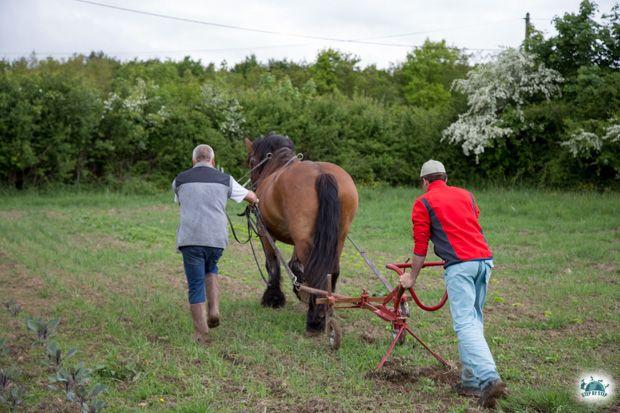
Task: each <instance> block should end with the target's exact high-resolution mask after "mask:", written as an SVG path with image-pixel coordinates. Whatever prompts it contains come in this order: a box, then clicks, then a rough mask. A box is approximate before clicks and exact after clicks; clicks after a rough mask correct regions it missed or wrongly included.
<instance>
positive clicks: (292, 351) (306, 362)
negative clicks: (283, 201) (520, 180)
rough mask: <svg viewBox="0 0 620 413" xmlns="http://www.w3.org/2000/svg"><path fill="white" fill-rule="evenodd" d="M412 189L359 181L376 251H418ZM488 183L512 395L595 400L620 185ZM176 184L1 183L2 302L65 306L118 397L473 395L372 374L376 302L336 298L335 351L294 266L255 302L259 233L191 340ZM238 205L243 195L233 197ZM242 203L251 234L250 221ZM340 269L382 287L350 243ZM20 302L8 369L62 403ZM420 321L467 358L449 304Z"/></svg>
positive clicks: (68, 337)
mask: <svg viewBox="0 0 620 413" xmlns="http://www.w3.org/2000/svg"><path fill="white" fill-rule="evenodd" d="M418 194H419V191H418V190H417V189H412V188H362V189H361V190H360V195H361V200H360V209H359V212H358V215H357V217H356V220H355V222H354V225H353V229H352V231H351V236H352V237H353V238H354V239H355V240H356V242H358V243H359V244H361V245H362V246H363V247H364V248H365V249H366V251H367V252H368V254H369V255H370V257H372V259H373V260H374V261H375V263H376V264H377V265H378V266H379V267H382V266H383V264H385V263H388V262H394V261H401V260H403V259H405V258H406V257H407V256H408V254H409V252H410V249H411V235H410V234H411V228H410V218H409V216H410V208H411V204H412V201H413V199H414V198H415V197H416V196H417V195H418ZM476 196H477V199H478V201H479V204H480V208H481V210H482V214H481V221H482V224H483V227H484V228H485V234H486V236H487V238H488V240H489V242H490V244H491V246H492V249H493V251H494V255H495V263H496V265H497V269H496V270H495V271H494V273H493V278H492V281H491V285H490V290H489V296H488V297H489V298H488V301H487V307H486V314H485V317H486V323H485V333H486V336H487V339H488V341H489V345H490V347H491V350H492V352H493V354H494V356H495V359H496V362H497V365H498V368H499V371H500V374H501V375H502V376H503V378H504V379H505V381H506V382H507V384H508V386H509V388H510V390H511V396H510V397H509V398H508V399H507V400H505V401H503V403H502V405H501V409H502V410H504V411H532V412H534V411H557V412H569V411H570V412H572V411H580V410H584V411H587V410H588V409H587V406H585V407H584V406H583V405H581V404H578V402H577V401H576V400H575V399H574V398H573V394H574V388H575V382H576V380H577V376H578V374H579V373H581V372H582V371H585V370H605V371H606V372H607V373H608V374H610V375H611V376H613V377H614V378H616V380H618V379H619V378H620V374H619V373H620V354H619V349H620V346H619V345H618V343H619V341H620V340H619V339H620V334H619V331H620V330H619V328H618V327H619V325H620V324H619V321H620V314H619V311H618V302H619V298H620V288H619V287H618V280H619V277H618V276H619V273H620V272H619V257H620V241H619V240H620V208H619V207H620V195H619V194H614V193H612V194H597V193H561V192H540V191H533V190H532V191H529V190H515V191H509V190H499V189H497V190H490V189H489V190H484V191H477V192H476ZM171 198H172V197H171V196H170V195H168V194H162V195H144V196H130V195H120V194H114V193H67V192H61V193H59V194H56V195H54V194H46V195H40V196H37V195H36V194H5V195H2V196H0V297H2V301H5V300H9V299H15V300H16V301H17V302H19V303H20V304H21V305H22V306H23V307H24V313H28V314H32V315H35V316H44V317H48V318H53V317H60V318H61V320H62V321H61V325H60V327H59V332H58V336H57V337H56V339H57V341H58V342H59V343H60V344H61V347H63V348H69V347H75V348H77V349H78V353H77V355H76V356H75V358H74V360H75V361H83V362H84V363H85V364H86V365H87V366H88V367H91V368H96V369H97V370H96V373H95V379H96V381H98V382H102V383H104V384H106V385H107V386H108V391H107V392H106V393H104V395H103V398H104V399H105V400H106V401H107V403H108V406H109V410H110V411H119V412H120V411H128V410H148V411H178V412H196V411H205V409H207V410H213V411H239V410H249V411H264V409H266V410H267V411H288V410H290V411H359V410H361V411H368V410H376V411H388V410H390V409H391V410H396V411H402V410H407V411H428V412H435V411H454V412H460V411H466V410H467V409H468V408H471V407H473V406H474V405H475V403H474V402H473V401H471V400H468V399H463V398H460V397H458V396H456V395H454V394H452V392H451V390H450V387H449V385H447V384H445V383H442V382H440V381H435V380H433V379H431V378H428V377H418V378H417V379H411V380H405V381H402V382H392V381H389V380H384V379H381V378H378V377H377V376H373V375H370V376H369V375H368V373H369V372H371V371H372V370H373V368H374V366H375V365H376V363H377V362H378V361H379V359H380V357H381V356H382V355H383V353H384V352H385V350H386V348H387V345H388V338H389V332H388V331H386V330H385V323H383V322H381V320H379V319H377V318H376V317H374V318H373V316H372V314H370V313H369V312H362V311H359V310H356V311H348V312H345V311H341V312H340V313H339V314H340V316H341V318H342V320H341V323H342V325H343V327H344V330H345V337H344V342H343V345H342V348H341V349H340V351H338V352H337V353H332V352H330V351H329V350H328V349H327V345H326V340H325V339H324V337H320V338H315V339H307V338H304V336H303V332H304V327H305V311H304V308H303V306H302V305H301V304H299V303H298V302H297V301H296V299H295V298H294V295H293V294H292V292H291V286H290V282H289V281H288V279H286V278H284V280H283V287H284V290H285V292H286V294H287V299H288V302H287V305H286V307H285V308H283V309H281V310H271V309H265V308H262V307H261V306H260V304H259V302H260V296H261V294H262V290H263V285H262V281H261V280H260V278H259V276H258V272H257V270H256V268H255V266H254V262H253V259H252V256H251V253H250V250H249V247H248V246H239V245H236V244H234V243H233V244H231V245H230V247H229V248H228V249H227V250H226V252H225V254H224V257H223V258H222V260H221V263H220V266H219V267H220V272H221V273H222V275H223V279H222V283H223V293H222V294H223V303H222V315H223V324H222V326H221V327H219V328H217V329H215V330H213V334H212V336H213V343H212V344H211V346H210V347H209V348H208V349H205V348H201V347H199V346H198V345H196V344H195V343H194V342H193V341H192V340H191V333H192V327H191V321H190V318H189V314H188V311H187V308H186V298H185V297H186V292H185V281H184V275H183V269H182V262H181V257H180V255H179V254H177V253H176V252H175V249H174V235H175V230H176V225H177V219H178V218H177V214H178V212H177V208H176V206H175V205H174V204H172V199H171ZM240 209H241V207H239V206H237V205H234V204H231V205H230V208H229V211H230V212H236V211H238V210H240ZM231 215H232V216H233V220H234V222H235V226H236V227H237V229H238V230H239V231H241V232H242V233H243V228H244V224H243V221H242V219H241V218H237V217H235V216H234V214H232V213H231ZM283 250H284V251H285V255H288V254H289V253H290V248H288V247H285V248H283ZM261 261H262V259H261ZM284 277H285V276H284ZM390 277H391V278H392V280H394V278H393V277H392V276H391V274H390ZM341 281H342V282H341V283H340V284H339V286H338V289H339V291H340V292H341V293H346V294H358V293H359V292H360V291H361V289H362V288H367V289H368V290H369V291H370V292H371V293H374V294H382V293H383V291H382V289H381V286H380V284H379V283H378V281H377V280H376V279H375V278H374V277H373V276H372V275H371V273H370V272H369V271H368V270H367V268H366V267H365V265H364V263H363V261H362V259H361V258H360V257H359V256H358V255H357V253H356V252H355V250H354V249H353V248H352V247H351V246H350V245H347V246H346V248H345V251H344V254H343V259H342V274H341ZM394 281H395V280H394ZM420 284H422V285H423V286H424V287H425V290H423V291H422V292H421V295H422V297H423V299H425V300H427V301H431V302H432V301H436V300H437V299H438V298H439V297H440V296H441V294H442V292H443V281H442V278H441V271H440V270H439V269H429V270H427V271H425V272H424V273H423V274H422V276H421V278H420ZM24 317H25V315H23V314H22V315H20V317H18V318H13V317H12V316H11V315H10V314H9V313H8V312H7V311H2V312H0V326H2V328H1V329H0V339H4V340H5V341H6V344H5V346H7V347H8V349H9V351H8V354H4V355H0V361H1V362H2V365H0V367H4V366H5V365H9V364H15V365H17V366H18V367H19V368H20V370H21V372H22V373H21V377H20V378H19V379H18V381H19V382H20V383H21V384H22V386H24V387H25V389H26V390H27V396H26V399H25V402H24V403H25V408H26V410H29V411H35V410H39V409H40V408H41V406H43V407H44V408H48V409H52V407H53V406H55V407H56V408H59V407H58V406H61V407H62V406H67V404H65V402H63V401H62V400H61V399H59V397H60V396H59V394H58V393H57V392H54V391H52V390H50V389H49V388H48V387H47V377H48V375H49V374H51V371H50V368H49V367H47V366H46V365H45V364H44V363H42V360H44V356H43V351H44V350H43V349H42V348H41V347H40V346H37V345H32V341H33V337H32V335H31V334H29V333H28V332H27V331H26V328H25V322H24ZM412 322H413V324H414V325H415V326H416V328H417V330H418V332H419V334H420V336H421V337H422V338H424V339H426V340H427V342H428V343H430V344H431V345H432V347H433V348H434V349H436V350H437V351H438V352H439V353H440V354H442V355H444V356H445V357H446V358H448V359H449V360H452V361H453V362H456V361H457V360H458V354H457V348H456V337H455V334H454V332H453V331H452V329H451V325H450V317H449V314H448V311H447V309H446V308H444V309H442V310H441V311H439V312H436V313H423V312H421V311H416V312H415V313H414V315H413V316H412ZM364 332H365V334H366V336H365V338H362V337H361V334H362V333H364ZM368 337H370V339H369V338H368ZM0 353H1V352H0ZM395 356H396V357H397V360H398V362H400V363H403V364H404V365H405V366H406V367H407V368H410V370H412V371H413V369H414V367H416V366H417V367H424V366H437V363H436V362H435V361H434V359H432V358H431V357H430V356H429V355H428V354H426V353H425V352H423V350H422V349H421V348H420V347H419V346H413V345H412V343H411V342H410V341H408V342H407V344H406V345H405V346H403V347H399V348H397V349H396V350H395ZM41 403H43V404H41ZM46 406H47V407H46ZM50 406H52V407H50Z"/></svg>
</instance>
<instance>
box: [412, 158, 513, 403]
mask: <svg viewBox="0 0 620 413" xmlns="http://www.w3.org/2000/svg"><path fill="white" fill-rule="evenodd" d="M420 178H421V179H422V187H423V188H424V191H425V193H424V194H423V195H421V196H420V197H418V198H417V199H416V200H415V202H414V204H413V211H412V213H411V220H412V222H413V239H414V244H415V245H414V249H413V262H412V267H411V271H410V272H406V273H405V274H403V275H402V276H401V278H400V283H401V284H402V286H403V287H405V288H409V287H413V285H414V284H415V281H416V278H417V277H418V274H419V272H420V269H421V268H422V265H423V264H424V260H425V258H426V252H427V249H428V241H429V240H431V241H433V245H434V249H435V254H436V255H437V256H439V257H440V258H442V259H443V260H444V261H445V262H446V264H445V266H444V268H445V273H444V279H445V282H446V288H447V290H448V297H449V302H450V313H451V315H452V326H453V328H454V331H456V334H457V337H458V348H459V356H460V359H461V364H462V371H461V383H459V384H458V385H456V386H455V390H456V391H457V392H458V393H459V394H461V395H466V396H475V397H478V398H479V400H478V403H479V404H480V405H481V406H484V407H494V406H495V404H496V399H497V398H499V397H502V396H503V395H504V394H505V393H506V386H505V384H504V383H503V382H502V381H501V379H500V377H499V374H498V373H497V368H496V367H495V362H494V361H493V356H492V355H491V351H490V350H489V346H488V345H487V342H486V340H485V338H484V326H483V316H482V308H483V306H484V301H485V298H486V293H487V288H488V284H489V279H490V278H491V269H492V268H493V254H492V253H491V250H490V249H489V246H488V244H487V241H486V239H485V237H484V235H483V233H482V228H481V227H480V224H479V223H478V216H479V215H480V210H479V209H478V205H477V204H476V200H475V199H474V196H473V195H472V194H471V193H470V192H468V191H466V190H464V189H461V188H457V187H454V186H448V185H447V184H446V182H447V180H448V176H447V175H446V169H445V168H444V166H443V164H442V163H441V162H438V161H434V160H430V161H428V162H426V163H424V165H422V171H421V173H420Z"/></svg>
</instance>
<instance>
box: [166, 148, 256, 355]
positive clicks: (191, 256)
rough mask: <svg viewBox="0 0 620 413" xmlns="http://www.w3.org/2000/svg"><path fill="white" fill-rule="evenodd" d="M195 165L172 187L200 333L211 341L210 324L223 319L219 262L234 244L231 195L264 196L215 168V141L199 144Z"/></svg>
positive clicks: (197, 333)
mask: <svg viewBox="0 0 620 413" xmlns="http://www.w3.org/2000/svg"><path fill="white" fill-rule="evenodd" d="M192 164H193V165H194V166H193V167H192V168H190V169H188V170H186V171H183V172H181V173H180V174H179V175H177V177H176V178H175V179H174V181H173V182H172V190H173V191H174V194H175V197H174V198H175V201H176V202H178V203H179V205H180V222H179V228H178V230H177V248H178V250H179V251H180V252H181V253H182V254H183V266H184V267H185V276H186V277H187V285H188V299H189V306H190V311H191V314H192V320H193V321H194V330H195V337H196V340H198V342H200V343H203V344H206V343H207V341H208V335H207V334H208V332H209V327H211V328H215V327H217V326H218V325H219V324H220V311H219V286H218V275H217V272H218V269H217V261H218V260H219V258H220V257H221V256H222V253H223V252H224V248H226V245H228V228H227V224H228V222H227V218H226V202H227V201H228V199H229V198H230V199H232V200H233V201H235V202H241V201H244V200H245V201H247V202H248V203H250V204H256V203H257V202H258V198H257V197H256V194H255V193H254V192H252V191H248V190H247V189H245V188H244V187H242V186H241V185H239V184H238V183H237V181H235V180H234V179H233V177H231V176H229V175H226V174H225V173H223V172H220V171H218V170H217V169H215V154H214V152H213V149H212V148H211V147H210V146H209V145H198V146H197V147H196V148H195V149H194V152H193V153H192ZM205 300H206V301H208V303H209V304H208V316H207V308H206V305H205Z"/></svg>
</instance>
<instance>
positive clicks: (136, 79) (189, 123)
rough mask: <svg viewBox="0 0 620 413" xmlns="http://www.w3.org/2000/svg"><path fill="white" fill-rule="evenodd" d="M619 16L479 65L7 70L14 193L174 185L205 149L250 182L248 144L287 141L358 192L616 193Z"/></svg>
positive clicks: (79, 62) (0, 85)
mask: <svg viewBox="0 0 620 413" xmlns="http://www.w3.org/2000/svg"><path fill="white" fill-rule="evenodd" d="M619 11H620V6H618V5H615V6H613V7H612V8H611V10H609V11H606V13H605V14H604V17H603V18H602V20H600V21H598V20H597V19H596V18H595V17H596V13H597V6H596V4H595V3H593V2H590V1H588V0H584V1H582V3H581V6H580V8H579V10H578V11H577V12H575V13H566V14H564V15H562V16H558V17H556V18H555V20H554V24H555V28H556V32H557V34H554V35H552V36H548V37H545V36H543V34H542V33H540V32H538V31H536V30H535V28H532V30H531V31H530V37H529V38H528V39H527V40H526V41H525V42H524V44H523V48H522V50H506V51H505V52H503V53H501V54H500V55H499V56H498V57H497V58H496V59H494V60H492V61H490V62H485V63H484V64H477V65H472V64H471V63H470V61H469V60H468V56H467V55H466V54H465V53H464V52H463V51H461V50H458V49H457V48H454V47H451V46H449V45H447V44H446V42H445V41H438V42H433V41H430V40H427V41H425V43H424V44H423V46H422V47H420V48H416V49H414V50H412V51H411V52H410V53H408V54H407V56H406V58H405V60H404V62H402V63H398V64H394V65H392V66H391V67H389V68H387V69H379V68H377V67H376V66H373V65H370V66H367V67H361V66H360V59H359V58H358V57H357V56H354V55H351V54H348V53H345V52H342V51H338V50H334V49H325V50H321V51H320V52H319V53H318V55H317V57H316V59H315V60H314V61H313V62H309V63H306V62H302V63H295V62H290V61H287V60H277V61H276V60H271V61H268V62H266V63H262V62H259V61H258V60H257V59H256V56H253V55H251V56H248V57H247V58H246V59H245V60H244V61H242V62H240V63H237V64H236V65H234V66H233V67H230V68H229V67H228V64H227V63H226V62H222V64H221V65H219V66H216V65H215V64H213V63H209V64H203V63H202V62H200V61H196V60H192V59H191V58H189V57H186V58H185V59H183V60H182V61H178V62H175V61H159V60H148V61H138V60H133V61H129V62H120V61H117V60H114V59H112V58H110V57H107V56H105V55H103V54H102V53H91V54H90V55H88V56H84V55H77V56H74V57H72V58H70V59H67V60H65V61H56V60H54V59H46V60H37V59H36V58H31V59H22V60H18V61H13V62H9V61H0V139H1V142H0V183H2V184H3V185H7V186H9V187H15V188H24V187H40V186H44V185H48V184H75V185H106V186H109V187H111V188H114V189H121V190H123V191H125V192H127V193H132V192H137V193H145V192H151V191H153V190H157V189H163V188H166V189H167V188H169V185H170V182H171V181H172V179H173V177H174V176H175V175H176V174H177V173H178V172H180V171H181V170H183V169H185V168H188V167H189V166H190V165H191V160H190V154H191V150H192V149H193V147H194V146H196V145H197V144H199V143H204V142H207V143H209V144H211V145H212V146H213V147H214V148H215V152H216V160H217V163H218V166H220V167H222V168H223V169H224V170H225V171H226V172H228V173H230V174H232V175H235V176H239V175H242V174H243V173H244V172H245V171H246V170H247V169H246V165H245V161H246V154H245V149H244V147H243V143H242V139H243V138H244V137H246V136H249V137H252V138H256V137H259V136H262V135H264V134H265V133H267V132H269V131H276V132H279V133H282V134H286V135H288V136H290V137H291V138H292V139H293V140H294V141H295V143H296V145H297V147H298V148H299V150H300V151H301V152H304V154H305V155H306V158H307V159H311V160H320V161H331V162H336V163H339V164H341V165H342V166H344V167H345V169H346V170H347V171H348V172H349V173H351V175H352V176H353V178H354V179H356V180H357V181H359V182H368V183H375V182H387V183H390V184H411V183H412V182H414V181H415V180H416V176H417V170H418V168H419V167H420V165H421V164H422V163H423V162H424V161H425V160H427V159H429V158H434V159H439V160H441V161H442V162H444V164H446V166H447V168H448V170H449V174H450V179H451V182H455V183H459V182H463V181H467V182H468V183H493V184H495V183H497V184H505V183H508V184H512V183H527V184H535V185H541V186H564V187H573V188H574V187H598V188H616V187H618V185H619V183H620V179H618V177H619V176H620V166H619V160H618V142H617V140H616V138H615V136H616V135H615V131H616V129H617V125H618V124H619V123H618V122H619V121H618V115H617V114H618V113H620V73H619V71H618V66H619V63H618V62H620V40H619V39H620V29H619V27H620V24H619V21H620V17H619ZM557 73H559V75H561V77H562V78H563V79H564V81H563V82H562V83H561V85H560V86H558V82H557V81H558V80H559V76H558V75H557ZM465 78H467V79H465ZM453 85H454V86H453ZM559 92H561V93H559ZM468 103H469V106H468ZM459 114H460V116H459ZM444 130H445V131H446V132H445V136H446V137H447V138H448V140H447V141H442V140H441V138H442V131H444ZM459 148H460V149H462V150H464V151H465V153H462V151H461V150H459ZM483 151H484V155H482V154H483ZM477 161H479V163H477Z"/></svg>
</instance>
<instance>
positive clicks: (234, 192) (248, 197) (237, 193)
mask: <svg viewBox="0 0 620 413" xmlns="http://www.w3.org/2000/svg"><path fill="white" fill-rule="evenodd" d="M230 185H231V188H230V199H232V200H233V201H235V202H237V203H239V202H241V201H246V202H247V203H249V204H252V205H254V204H257V203H258V197H257V196H256V194H255V193H254V192H252V191H250V190H247V189H245V188H244V187H243V186H241V185H240V184H239V183H238V182H237V181H235V179H234V178H233V177H232V176H231V177H230Z"/></svg>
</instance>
